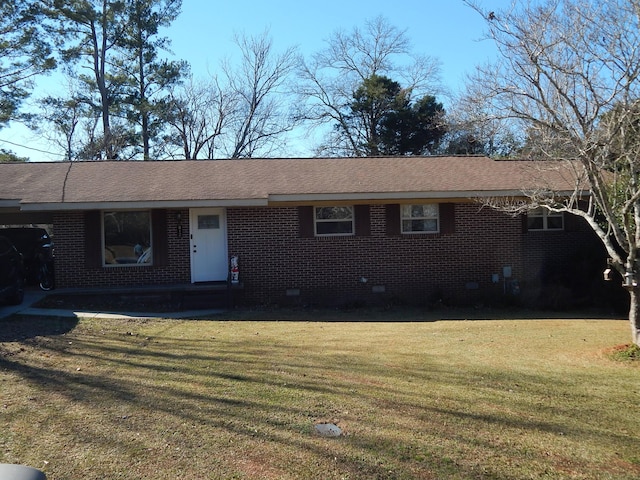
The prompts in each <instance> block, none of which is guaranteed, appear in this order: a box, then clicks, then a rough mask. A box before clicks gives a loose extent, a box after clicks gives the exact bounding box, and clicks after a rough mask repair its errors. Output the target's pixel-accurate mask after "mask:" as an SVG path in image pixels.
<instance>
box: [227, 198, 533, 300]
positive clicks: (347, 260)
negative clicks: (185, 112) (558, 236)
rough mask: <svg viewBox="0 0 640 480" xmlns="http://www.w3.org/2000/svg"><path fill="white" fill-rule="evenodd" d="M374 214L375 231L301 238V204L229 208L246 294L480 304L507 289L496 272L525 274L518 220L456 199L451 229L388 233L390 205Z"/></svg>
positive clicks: (374, 207) (269, 297)
mask: <svg viewBox="0 0 640 480" xmlns="http://www.w3.org/2000/svg"><path fill="white" fill-rule="evenodd" d="M370 215H371V235H370V236H366V237H361V236H347V237H318V238H299V237H298V212H297V209H296V208H246V209H229V210H228V211H227V222H228V228H229V248H230V252H231V253H233V254H237V255H238V256H239V258H240V272H241V278H242V280H243V282H244V284H245V290H246V295H247V296H248V297H250V298H252V299H254V300H256V301H259V302H276V303H280V302H291V301H300V302H302V303H315V302H318V303H339V304H340V303H342V304H343V303H351V302H358V301H361V300H364V301H384V302H393V301H400V302H413V303H428V302H433V301H435V300H436V299H437V298H439V297H443V299H444V300H445V301H451V302H461V301H466V302H474V301H476V300H477V298H478V297H480V296H484V295H487V294H488V293H489V294H499V293H500V292H502V289H503V284H502V283H499V284H498V285H494V284H492V282H491V275H492V274H493V273H499V274H500V278H501V279H502V267H503V266H511V267H512V269H513V275H514V276H515V277H518V276H519V275H521V274H522V263H521V250H522V246H521V242H522V235H521V223H520V221H519V220H518V219H514V218H511V217H509V216H507V215H504V214H501V213H498V212H495V211H492V210H490V209H480V208H479V206H478V205H475V204H458V205H456V206H455V233H454V234H452V235H440V234H438V235H429V234H415V235H395V236H389V235H387V233H386V219H385V207H384V206H383V205H372V206H371V209H370ZM362 277H364V278H366V279H367V282H366V283H362V282H361V281H360V279H361V278H362ZM374 286H384V289H385V292H384V293H373V292H372V288H373V287H374ZM476 287H477V288H476ZM287 289H299V290H300V298H295V297H287V296H286V291H287Z"/></svg>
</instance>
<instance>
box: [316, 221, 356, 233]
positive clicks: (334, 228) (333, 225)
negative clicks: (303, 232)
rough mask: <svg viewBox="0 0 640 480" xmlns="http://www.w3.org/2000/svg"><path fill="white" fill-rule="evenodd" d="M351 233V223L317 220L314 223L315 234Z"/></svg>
mask: <svg viewBox="0 0 640 480" xmlns="http://www.w3.org/2000/svg"><path fill="white" fill-rule="evenodd" d="M348 233H353V223H351V220H349V221H348V222H318V223H316V234H318V235H340V234H348Z"/></svg>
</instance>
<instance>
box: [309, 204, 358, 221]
mask: <svg viewBox="0 0 640 480" xmlns="http://www.w3.org/2000/svg"><path fill="white" fill-rule="evenodd" d="M352 218H353V209H352V207H316V220H347V219H349V220H351V219H352Z"/></svg>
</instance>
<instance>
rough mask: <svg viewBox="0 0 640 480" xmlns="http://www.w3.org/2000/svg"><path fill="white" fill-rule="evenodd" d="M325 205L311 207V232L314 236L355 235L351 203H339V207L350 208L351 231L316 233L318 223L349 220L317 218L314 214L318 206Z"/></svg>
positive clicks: (353, 209)
mask: <svg viewBox="0 0 640 480" xmlns="http://www.w3.org/2000/svg"><path fill="white" fill-rule="evenodd" d="M325 206H326V205H323V206H318V207H313V234H314V235H315V236H316V237H350V236H353V235H355V231H356V212H355V208H354V207H353V205H340V206H341V207H345V208H350V209H351V232H349V233H318V224H319V223H329V222H344V223H347V222H348V221H349V220H348V219H344V220H336V219H331V218H328V219H319V218H318V217H317V215H316V212H317V210H318V208H324V207H325Z"/></svg>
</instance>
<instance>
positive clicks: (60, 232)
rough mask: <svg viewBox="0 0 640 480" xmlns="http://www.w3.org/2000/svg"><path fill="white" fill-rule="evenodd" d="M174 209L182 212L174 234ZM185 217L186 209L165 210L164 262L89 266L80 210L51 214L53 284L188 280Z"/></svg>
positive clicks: (187, 243) (175, 220) (103, 285)
mask: <svg viewBox="0 0 640 480" xmlns="http://www.w3.org/2000/svg"><path fill="white" fill-rule="evenodd" d="M178 212H180V214H181V215H182V219H181V223H182V225H183V231H182V236H178V228H177V227H178V224H177V216H178V215H177V214H178ZM188 218H189V216H188V210H183V211H174V210H169V211H167V232H166V236H167V250H168V259H167V262H166V266H162V267H159V266H139V267H138V266H134V267H132V266H127V267H90V266H87V262H86V261H85V250H86V249H85V225H84V214H83V213H82V212H80V213H78V212H72V213H56V214H55V215H54V218H53V228H54V235H55V237H54V241H55V252H56V261H55V272H56V285H57V286H58V287H107V286H128V285H163V284H181V283H189V282H190V281H191V273H190V257H189V226H188Z"/></svg>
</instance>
